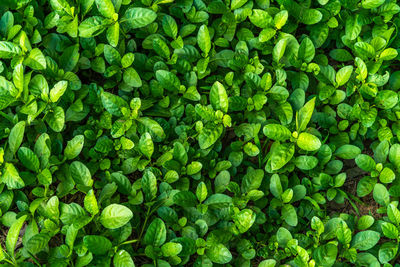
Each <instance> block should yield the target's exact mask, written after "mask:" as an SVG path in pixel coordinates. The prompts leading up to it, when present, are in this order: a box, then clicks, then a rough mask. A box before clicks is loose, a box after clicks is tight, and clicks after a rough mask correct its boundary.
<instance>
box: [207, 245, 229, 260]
mask: <svg viewBox="0 0 400 267" xmlns="http://www.w3.org/2000/svg"><path fill="white" fill-rule="evenodd" d="M206 255H207V257H208V258H209V259H210V260H211V261H212V262H214V263H217V264H227V263H228V262H230V261H231V260H232V254H231V252H230V251H229V250H228V249H227V248H226V247H225V246H224V245H223V244H213V245H212V246H210V247H209V248H207V249H206Z"/></svg>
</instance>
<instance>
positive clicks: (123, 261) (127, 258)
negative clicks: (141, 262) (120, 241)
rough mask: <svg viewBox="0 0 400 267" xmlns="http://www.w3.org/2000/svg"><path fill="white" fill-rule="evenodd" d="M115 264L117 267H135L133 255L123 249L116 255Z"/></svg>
mask: <svg viewBox="0 0 400 267" xmlns="http://www.w3.org/2000/svg"><path fill="white" fill-rule="evenodd" d="M113 263H114V266H115V267H135V263H134V262H133V260H132V258H131V255H129V253H128V252H127V251H125V250H123V249H121V250H119V251H118V252H117V253H116V254H115V255H114V259H113Z"/></svg>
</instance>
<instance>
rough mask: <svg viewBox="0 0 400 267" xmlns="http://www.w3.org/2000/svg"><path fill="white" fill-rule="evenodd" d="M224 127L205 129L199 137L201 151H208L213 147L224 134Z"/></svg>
mask: <svg viewBox="0 0 400 267" xmlns="http://www.w3.org/2000/svg"><path fill="white" fill-rule="evenodd" d="M222 130H223V129H222V125H219V126H217V127H215V128H213V129H209V128H203V130H202V131H201V132H200V135H199V145H200V148H201V149H207V148H209V147H211V146H212V145H213V144H215V142H216V141H217V140H218V138H219V137H220V136H221V134H222Z"/></svg>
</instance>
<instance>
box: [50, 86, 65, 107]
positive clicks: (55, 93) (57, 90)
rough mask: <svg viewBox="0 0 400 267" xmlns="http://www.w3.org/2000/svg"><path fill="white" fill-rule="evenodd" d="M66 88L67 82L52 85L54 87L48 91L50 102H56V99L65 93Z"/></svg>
mask: <svg viewBox="0 0 400 267" xmlns="http://www.w3.org/2000/svg"><path fill="white" fill-rule="evenodd" d="M67 87H68V82H67V81H59V82H58V83H56V84H55V85H54V87H53V88H52V89H51V90H50V100H51V101H52V102H57V101H58V99H60V97H61V96H62V95H63V94H64V93H65V91H66V90H67Z"/></svg>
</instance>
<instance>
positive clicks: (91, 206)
mask: <svg viewBox="0 0 400 267" xmlns="http://www.w3.org/2000/svg"><path fill="white" fill-rule="evenodd" d="M83 203H84V206H85V209H86V210H87V211H88V212H89V213H90V214H92V216H94V215H96V214H97V213H99V207H98V204H97V200H96V196H95V195H94V191H93V190H92V189H90V190H89V191H88V192H87V194H86V196H85V199H84V200H83Z"/></svg>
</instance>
